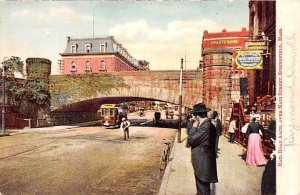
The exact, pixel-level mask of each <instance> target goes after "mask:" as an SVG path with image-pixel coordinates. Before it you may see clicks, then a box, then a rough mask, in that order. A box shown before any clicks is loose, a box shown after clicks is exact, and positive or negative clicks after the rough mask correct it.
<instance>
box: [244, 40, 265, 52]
mask: <svg viewBox="0 0 300 195" xmlns="http://www.w3.org/2000/svg"><path fill="white" fill-rule="evenodd" d="M245 48H246V50H247V51H255V52H259V53H264V52H265V51H267V50H268V44H267V42H266V41H265V40H255V41H247V42H245Z"/></svg>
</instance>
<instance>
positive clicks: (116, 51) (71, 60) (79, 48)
mask: <svg viewBox="0 0 300 195" xmlns="http://www.w3.org/2000/svg"><path fill="white" fill-rule="evenodd" d="M60 55H61V56H62V65H61V66H60V67H61V68H60V73H61V74H86V73H98V72H112V71H144V70H149V62H147V61H145V60H136V59H135V58H133V57H132V56H131V55H130V54H129V53H128V51H127V50H126V49H125V48H124V47H123V46H122V45H121V44H120V43H118V42H117V41H115V39H114V37H113V36H109V37H104V38H87V39H72V38H70V37H67V46H66V49H65V50H64V52H63V53H60Z"/></svg>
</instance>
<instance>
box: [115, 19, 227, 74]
mask: <svg viewBox="0 0 300 195" xmlns="http://www.w3.org/2000/svg"><path fill="white" fill-rule="evenodd" d="M221 29H222V28H221V27H220V26H219V25H218V24H216V23H215V22H214V21H211V20H207V19H203V20H177V21H173V22H170V23H169V24H167V25H166V28H157V27H152V26H150V25H149V24H148V23H147V22H146V21H143V20H139V21H135V22H130V23H125V24H118V25H116V26H114V27H112V28H111V29H110V30H109V34H110V35H112V36H114V37H115V38H116V40H117V41H118V42H119V43H121V44H123V46H124V47H125V48H126V49H128V52H129V53H130V54H131V55H132V56H134V57H135V58H136V59H145V60H147V61H149V62H150V68H151V69H153V70H155V69H161V68H162V66H163V67H164V68H165V69H178V67H179V66H180V65H179V64H180V59H181V58H183V57H184V55H185V52H186V53H187V61H188V62H187V65H186V67H187V68H188V69H196V67H197V65H198V62H199V60H200V58H201V43H202V33H203V31H204V30H208V31H210V32H211V31H220V30H221Z"/></svg>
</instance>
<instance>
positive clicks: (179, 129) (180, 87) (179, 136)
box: [177, 58, 183, 143]
mask: <svg viewBox="0 0 300 195" xmlns="http://www.w3.org/2000/svg"><path fill="white" fill-rule="evenodd" d="M182 74H183V58H181V65H180V84H179V116H178V117H179V119H178V123H179V124H178V136H177V142H178V143H181V114H182V113H181V112H182Z"/></svg>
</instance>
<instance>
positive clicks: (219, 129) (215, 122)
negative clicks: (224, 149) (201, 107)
mask: <svg viewBox="0 0 300 195" xmlns="http://www.w3.org/2000/svg"><path fill="white" fill-rule="evenodd" d="M211 123H212V124H213V125H214V126H215V128H216V133H217V136H216V154H217V153H218V151H219V150H220V149H219V147H218V145H219V137H220V135H221V132H222V123H221V120H220V119H219V116H218V112H217V111H213V113H212V119H211Z"/></svg>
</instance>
